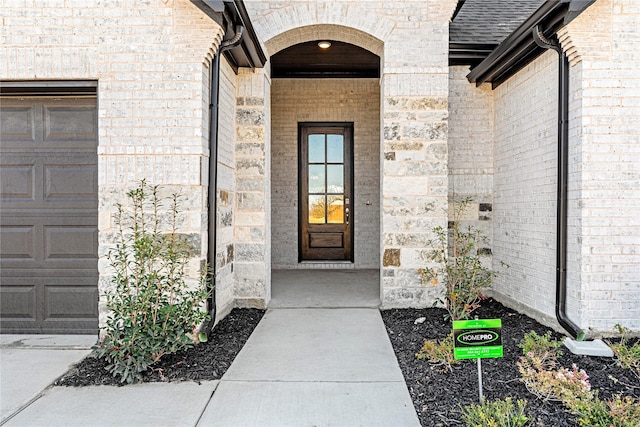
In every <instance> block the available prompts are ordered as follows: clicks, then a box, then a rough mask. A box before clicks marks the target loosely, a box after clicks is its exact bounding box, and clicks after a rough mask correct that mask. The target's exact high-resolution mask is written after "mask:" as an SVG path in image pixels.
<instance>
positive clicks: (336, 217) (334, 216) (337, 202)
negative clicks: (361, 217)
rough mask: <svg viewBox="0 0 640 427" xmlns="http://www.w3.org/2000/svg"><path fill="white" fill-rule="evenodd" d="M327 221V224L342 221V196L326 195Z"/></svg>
mask: <svg viewBox="0 0 640 427" xmlns="http://www.w3.org/2000/svg"><path fill="white" fill-rule="evenodd" d="M327 202H328V205H327V222H328V223H329V224H342V223H344V196H342V195H340V196H337V195H334V196H327Z"/></svg>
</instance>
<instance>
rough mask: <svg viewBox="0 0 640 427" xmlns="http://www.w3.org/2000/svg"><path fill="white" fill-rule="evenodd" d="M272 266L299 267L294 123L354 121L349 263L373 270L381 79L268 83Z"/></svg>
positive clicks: (376, 249)
mask: <svg viewBox="0 0 640 427" xmlns="http://www.w3.org/2000/svg"><path fill="white" fill-rule="evenodd" d="M271 92H272V103H273V111H272V120H271V126H272V141H271V147H272V160H271V163H272V178H271V180H272V187H271V188H272V193H271V200H272V205H271V209H272V215H271V217H272V223H271V230H272V233H273V240H272V242H271V251H272V267H273V268H298V266H299V265H298V191H297V186H298V175H297V169H298V150H297V147H298V122H353V123H354V190H355V194H354V196H353V200H354V202H353V203H354V207H353V217H354V221H355V222H354V238H355V243H354V250H355V253H354V266H355V268H377V267H378V265H379V257H380V248H379V244H378V242H379V235H380V229H379V225H380V211H379V207H380V173H379V170H380V169H379V163H380V159H379V157H380V83H379V82H378V80H377V79H313V80H304V79H274V80H273V81H272V87H271Z"/></svg>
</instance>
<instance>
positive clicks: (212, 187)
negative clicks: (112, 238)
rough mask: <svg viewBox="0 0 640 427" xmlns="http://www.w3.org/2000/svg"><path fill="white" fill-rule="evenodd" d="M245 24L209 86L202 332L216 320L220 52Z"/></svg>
mask: <svg viewBox="0 0 640 427" xmlns="http://www.w3.org/2000/svg"><path fill="white" fill-rule="evenodd" d="M226 17H227V16H226ZM243 32H244V26H242V25H239V24H238V25H236V28H235V34H234V36H233V37H232V38H231V39H229V40H223V41H222V43H220V47H219V49H218V52H217V53H216V54H215V55H214V57H213V60H212V64H211V81H210V85H209V192H208V197H207V199H208V206H207V209H208V213H209V221H208V224H207V227H208V229H209V235H208V239H207V245H208V251H207V264H208V265H209V269H210V271H211V282H210V287H209V298H208V299H207V311H208V313H209V320H208V322H207V323H205V324H204V326H203V328H202V329H203V331H205V332H210V331H211V330H212V329H213V327H214V325H215V323H216V291H215V287H216V279H217V264H216V235H217V228H218V194H217V190H218V118H219V114H218V112H219V111H218V110H219V103H220V55H222V53H223V52H224V51H225V50H229V49H232V48H234V47H236V46H238V45H239V44H240V41H241V40H242V34H243Z"/></svg>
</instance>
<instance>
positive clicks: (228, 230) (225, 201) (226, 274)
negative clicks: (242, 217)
mask: <svg viewBox="0 0 640 427" xmlns="http://www.w3.org/2000/svg"><path fill="white" fill-rule="evenodd" d="M236 86H237V82H236V75H235V73H234V71H233V69H232V68H231V66H230V65H229V63H228V62H227V60H226V59H224V57H223V58H222V59H221V61H220V99H219V101H220V102H219V107H218V122H219V123H218V193H217V194H218V221H217V236H216V257H215V259H216V264H217V272H216V308H217V310H218V313H219V314H218V315H217V317H218V318H222V317H223V316H224V315H226V313H228V312H229V311H230V310H231V308H232V307H233V304H234V300H235V272H234V259H235V245H234V243H235V236H234V213H235V209H234V208H235V201H236V198H237V193H236V180H235V173H236V166H235V148H236V129H235V116H236Z"/></svg>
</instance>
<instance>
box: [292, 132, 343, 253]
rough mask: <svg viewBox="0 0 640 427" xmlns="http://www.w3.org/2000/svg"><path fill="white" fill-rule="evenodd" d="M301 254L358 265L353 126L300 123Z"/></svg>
mask: <svg viewBox="0 0 640 427" xmlns="http://www.w3.org/2000/svg"><path fill="white" fill-rule="evenodd" d="M298 136H299V150H298V153H299V155H300V158H299V169H300V170H299V174H298V176H299V177H300V184H299V188H300V203H299V206H300V213H299V218H300V234H299V243H300V252H299V258H300V260H301V261H305V260H327V261H351V262H353V241H352V236H353V213H354V212H353V205H354V203H353V123H300V124H299V126H298Z"/></svg>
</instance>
